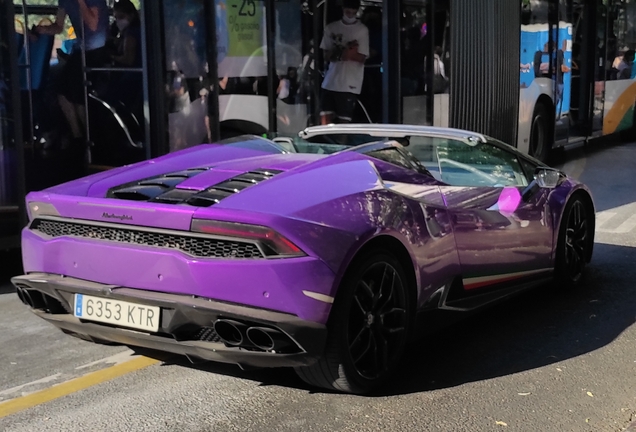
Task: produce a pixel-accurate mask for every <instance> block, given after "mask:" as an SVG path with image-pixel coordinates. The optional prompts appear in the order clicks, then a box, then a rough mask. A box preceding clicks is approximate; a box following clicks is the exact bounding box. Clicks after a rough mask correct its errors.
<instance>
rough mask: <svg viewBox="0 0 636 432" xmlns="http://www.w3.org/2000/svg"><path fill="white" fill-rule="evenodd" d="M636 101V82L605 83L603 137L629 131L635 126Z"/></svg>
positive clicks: (628, 80)
mask: <svg viewBox="0 0 636 432" xmlns="http://www.w3.org/2000/svg"><path fill="white" fill-rule="evenodd" d="M635 101H636V80H633V79H626V80H615V81H606V82H605V105H604V112H603V135H608V134H612V133H615V132H620V131H623V130H627V129H630V128H631V127H632V126H634V102H635Z"/></svg>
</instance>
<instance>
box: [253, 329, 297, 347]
mask: <svg viewBox="0 0 636 432" xmlns="http://www.w3.org/2000/svg"><path fill="white" fill-rule="evenodd" d="M247 338H248V339H249V341H250V342H251V343H252V344H254V346H255V347H257V348H260V349H262V350H263V351H272V350H274V351H280V350H283V349H285V348H288V347H289V346H290V345H291V344H292V342H291V340H289V338H288V337H287V335H285V334H284V333H283V332H281V331H280V330H276V329H272V328H267V327H250V328H249V329H247Z"/></svg>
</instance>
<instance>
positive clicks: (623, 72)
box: [616, 50, 634, 79]
mask: <svg viewBox="0 0 636 432" xmlns="http://www.w3.org/2000/svg"><path fill="white" fill-rule="evenodd" d="M633 66H634V50H628V51H627V52H626V53H625V54H624V55H623V58H622V59H621V61H620V63H619V64H618V66H617V67H616V69H617V71H618V73H617V79H631V78H632V69H633Z"/></svg>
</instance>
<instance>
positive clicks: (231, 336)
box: [214, 319, 247, 346]
mask: <svg viewBox="0 0 636 432" xmlns="http://www.w3.org/2000/svg"><path fill="white" fill-rule="evenodd" d="M246 329H247V326H246V325H245V324H243V323H241V322H238V321H234V320H226V319H219V320H216V322H215V323H214V331H215V332H216V334H217V335H219V337H220V338H221V340H222V341H223V342H225V343H226V344H228V345H232V346H238V345H241V344H242V343H243V340H244V339H243V334H245V330H246Z"/></svg>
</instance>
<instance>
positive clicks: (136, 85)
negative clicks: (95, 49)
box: [100, 0, 143, 119]
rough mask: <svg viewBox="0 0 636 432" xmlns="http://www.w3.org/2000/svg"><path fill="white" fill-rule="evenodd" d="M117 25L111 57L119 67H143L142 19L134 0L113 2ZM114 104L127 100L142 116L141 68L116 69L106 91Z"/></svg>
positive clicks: (105, 97) (111, 74)
mask: <svg viewBox="0 0 636 432" xmlns="http://www.w3.org/2000/svg"><path fill="white" fill-rule="evenodd" d="M113 16H114V18H115V25H116V27H117V32H118V34H117V38H116V40H115V48H114V51H113V52H112V54H111V56H110V59H111V63H112V65H113V66H114V67H115V68H141V66H142V60H141V21H140V19H139V12H138V11H137V9H136V8H135V5H133V3H132V2H131V1H130V0H117V1H116V2H115V5H114V6H113ZM100 96H101V97H102V98H103V99H104V100H106V101H107V102H109V103H110V104H111V105H113V106H115V107H117V106H118V105H119V103H121V104H123V105H124V106H125V107H127V108H128V110H130V112H132V113H133V114H134V115H135V116H136V117H137V118H138V119H141V118H142V117H143V76H142V74H141V72H137V71H130V70H125V71H113V72H111V73H110V81H109V83H108V86H107V87H106V90H105V91H104V94H102V95H100Z"/></svg>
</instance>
